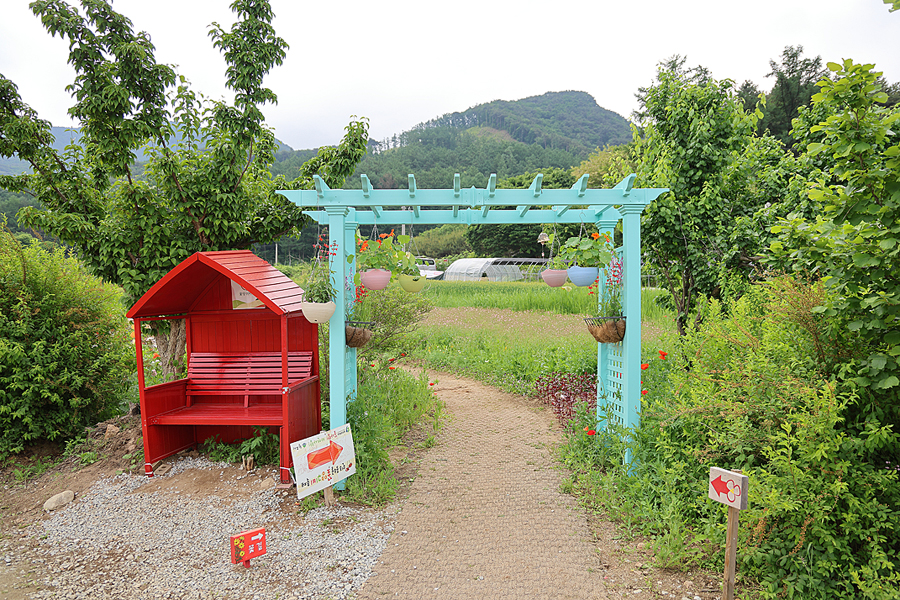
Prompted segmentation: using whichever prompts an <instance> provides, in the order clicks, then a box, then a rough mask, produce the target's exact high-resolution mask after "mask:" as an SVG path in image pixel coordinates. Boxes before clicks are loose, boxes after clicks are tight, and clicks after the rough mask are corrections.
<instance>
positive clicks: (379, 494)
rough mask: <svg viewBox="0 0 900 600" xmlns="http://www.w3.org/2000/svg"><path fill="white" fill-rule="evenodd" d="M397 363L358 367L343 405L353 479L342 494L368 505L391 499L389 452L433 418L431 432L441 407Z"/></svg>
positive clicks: (394, 484) (424, 384)
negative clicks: (354, 386) (353, 389)
mask: <svg viewBox="0 0 900 600" xmlns="http://www.w3.org/2000/svg"><path fill="white" fill-rule="evenodd" d="M398 358H401V357H398ZM397 363H398V361H397V360H390V359H388V360H386V361H384V362H376V363H374V365H375V366H371V365H372V363H370V364H369V366H366V367H364V368H361V369H360V378H359V390H358V392H357V396H356V399H354V400H352V401H351V402H349V403H348V404H347V422H348V423H350V426H351V427H352V429H353V441H354V450H355V452H356V474H355V475H354V476H353V477H350V478H349V479H347V485H346V489H345V491H344V493H343V497H344V498H345V499H347V500H350V501H353V502H359V503H361V504H370V505H381V504H385V503H387V502H390V501H391V500H393V499H394V497H395V495H396V493H397V489H398V488H399V482H398V481H397V479H396V477H395V476H394V468H393V466H392V465H391V461H390V457H389V450H390V449H391V448H392V447H394V446H396V445H398V444H399V443H400V442H401V441H402V438H403V435H404V434H405V433H406V432H407V431H409V430H410V428H412V427H413V426H414V425H416V424H417V423H420V422H422V421H423V420H425V419H426V417H430V418H431V419H433V420H432V428H433V429H434V428H436V427H437V426H438V425H437V423H438V421H437V419H438V415H439V414H440V409H441V406H440V404H441V403H440V400H438V399H437V397H436V396H435V394H434V392H433V391H432V390H431V386H430V385H429V383H430V382H429V381H428V379H427V376H425V375H424V373H423V374H422V375H421V376H419V377H415V376H413V375H410V374H409V373H407V372H406V371H405V370H403V369H401V368H398V365H397Z"/></svg>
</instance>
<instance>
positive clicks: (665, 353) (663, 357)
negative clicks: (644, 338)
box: [659, 350, 669, 360]
mask: <svg viewBox="0 0 900 600" xmlns="http://www.w3.org/2000/svg"><path fill="white" fill-rule="evenodd" d="M668 355H669V353H668V352H663V351H662V350H660V351H659V359H660V360H666V357H667V356H668Z"/></svg>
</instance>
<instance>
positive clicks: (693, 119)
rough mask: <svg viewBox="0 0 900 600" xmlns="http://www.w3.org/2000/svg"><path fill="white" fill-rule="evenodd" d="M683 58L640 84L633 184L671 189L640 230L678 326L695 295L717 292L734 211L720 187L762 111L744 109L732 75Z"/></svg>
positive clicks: (683, 326)
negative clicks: (721, 77)
mask: <svg viewBox="0 0 900 600" xmlns="http://www.w3.org/2000/svg"><path fill="white" fill-rule="evenodd" d="M683 64H684V61H683V60H682V59H680V57H676V58H675V59H672V60H670V61H668V62H666V63H661V64H660V67H659V71H658V73H657V81H656V83H655V84H654V85H653V86H651V87H650V88H646V89H643V90H642V96H641V102H642V110H643V112H642V113H641V114H642V115H643V120H642V121H641V123H640V129H636V130H635V142H636V143H637V144H638V156H639V157H640V167H639V169H638V182H637V183H636V185H640V186H641V187H667V188H669V189H670V190H671V191H670V192H669V193H667V194H665V195H663V196H661V197H660V198H658V199H657V200H656V201H655V202H653V203H652V204H650V205H649V206H648V207H647V210H646V211H645V212H644V215H643V217H642V220H641V237H642V240H643V242H644V249H645V252H646V254H647V258H648V259H649V261H650V262H651V263H652V265H653V266H654V268H655V269H656V270H657V271H658V273H659V274H660V275H661V279H662V281H663V282H665V285H666V286H667V287H668V289H669V291H670V292H671V294H672V299H673V301H674V305H675V309H676V311H677V315H678V316H677V318H676V323H677V327H678V331H679V333H681V334H684V333H685V331H686V326H687V320H688V316H689V315H690V314H691V313H692V312H694V309H695V308H696V303H697V300H698V297H699V295H701V294H702V295H706V296H715V295H717V294H718V289H717V287H718V284H717V280H718V270H719V264H718V262H719V261H720V260H721V256H722V255H723V254H724V252H725V250H726V248H727V235H728V231H729V228H730V227H731V226H732V225H733V218H734V217H733V216H732V215H731V205H730V203H728V202H727V201H726V200H725V199H723V197H722V190H721V188H722V185H723V181H724V176H725V172H726V169H727V168H728V166H729V164H730V163H731V162H732V161H733V159H734V156H735V155H736V153H737V152H739V151H740V150H741V149H743V148H744V147H745V146H746V144H747V143H748V141H749V140H750V138H751V136H752V132H753V130H754V128H755V126H756V121H757V119H758V118H759V116H760V114H759V112H758V111H757V112H755V113H752V114H748V113H746V112H745V111H744V109H743V104H742V102H741V99H740V98H739V97H738V96H737V95H736V94H735V93H734V90H733V84H732V82H731V81H728V80H725V81H716V80H714V79H712V78H710V77H709V74H708V72H707V71H706V70H705V69H690V70H685V69H684V68H683ZM640 131H643V135H642V136H640V135H639V132H640ZM696 314H697V315H699V314H700V313H699V312H697V313H696Z"/></svg>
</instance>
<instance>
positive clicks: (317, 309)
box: [300, 301, 335, 323]
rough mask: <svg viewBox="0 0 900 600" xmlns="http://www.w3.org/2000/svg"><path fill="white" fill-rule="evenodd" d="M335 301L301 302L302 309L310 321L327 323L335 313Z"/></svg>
mask: <svg viewBox="0 0 900 600" xmlns="http://www.w3.org/2000/svg"><path fill="white" fill-rule="evenodd" d="M334 309H335V304H334V302H333V301H332V302H301V303H300V310H302V311H303V316H304V317H306V320H307V321H309V322H310V323H325V322H327V321H328V319H330V318H331V315H333V314H334Z"/></svg>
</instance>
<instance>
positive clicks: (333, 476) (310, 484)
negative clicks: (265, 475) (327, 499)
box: [291, 424, 356, 499]
mask: <svg viewBox="0 0 900 600" xmlns="http://www.w3.org/2000/svg"><path fill="white" fill-rule="evenodd" d="M291 457H292V458H293V459H294V477H295V479H296V480H297V498H298V499H300V498H305V497H306V496H309V495H310V494H312V493H315V492H318V491H319V490H323V489H325V488H327V487H329V486H332V485H334V484H335V483H337V482H339V481H342V480H344V479H346V478H347V477H349V476H350V475H353V474H354V473H356V453H355V451H354V449H353V432H351V431H350V425H349V424H347V425H341V426H340V427H338V428H336V429H332V430H331V431H326V432H324V433H320V434H318V435H314V436H312V437H308V438H306V439H305V440H299V441H297V442H294V443H293V444H291Z"/></svg>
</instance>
